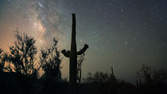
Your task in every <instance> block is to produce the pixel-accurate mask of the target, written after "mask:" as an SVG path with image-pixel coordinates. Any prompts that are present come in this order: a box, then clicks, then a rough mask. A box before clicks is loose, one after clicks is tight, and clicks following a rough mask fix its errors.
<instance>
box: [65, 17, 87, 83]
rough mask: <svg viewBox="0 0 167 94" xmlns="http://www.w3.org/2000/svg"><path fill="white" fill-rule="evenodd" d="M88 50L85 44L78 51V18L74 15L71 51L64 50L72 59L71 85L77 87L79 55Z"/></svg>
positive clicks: (66, 55)
mask: <svg viewBox="0 0 167 94" xmlns="http://www.w3.org/2000/svg"><path fill="white" fill-rule="evenodd" d="M87 48H88V45H87V44H85V45H84V47H83V48H82V49H81V50H80V51H77V45H76V16H75V14H72V36H71V51H66V50H62V53H63V55H64V56H65V57H68V58H69V59H70V77H69V80H70V83H71V84H73V85H75V84H76V83H77V55H82V54H83V53H84V52H85V51H86V50H87Z"/></svg>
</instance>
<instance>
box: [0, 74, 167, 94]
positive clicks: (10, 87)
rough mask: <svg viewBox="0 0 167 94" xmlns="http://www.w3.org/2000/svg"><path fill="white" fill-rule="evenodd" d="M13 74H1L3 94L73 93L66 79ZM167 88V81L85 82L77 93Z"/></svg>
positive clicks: (140, 93)
mask: <svg viewBox="0 0 167 94" xmlns="http://www.w3.org/2000/svg"><path fill="white" fill-rule="evenodd" d="M1 75H2V73H1ZM5 75H6V76H5ZM13 76H14V75H13V74H9V73H3V77H2V76H1V78H0V91H1V92H3V94H11V93H12V94H53V93H54V94H72V93H71V89H72V87H70V85H69V83H68V82H66V81H55V80H54V79H50V80H44V79H43V80H42V79H40V80H37V79H33V80H32V79H31V80H25V79H24V80H18V79H17V78H13ZM4 77H5V78H4ZM166 90H167V84H166V83H159V84H156V85H144V86H142V85H141V86H139V85H138V86H136V85H133V84H130V83H127V82H124V81H119V82H118V81H110V82H100V81H99V82H85V83H82V84H80V85H78V87H77V88H76V91H77V94H166V93H167V91H166ZM1 94H2V93H1Z"/></svg>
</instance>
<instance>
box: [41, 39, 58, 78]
mask: <svg viewBox="0 0 167 94" xmlns="http://www.w3.org/2000/svg"><path fill="white" fill-rule="evenodd" d="M57 43H58V41H57V40H56V39H55V38H53V45H52V46H51V48H49V49H47V50H41V57H40V62H41V67H42V68H43V69H44V71H45V74H44V78H45V79H54V80H60V79H61V71H60V63H61V59H60V52H59V51H58V49H57ZM39 68H40V67H39Z"/></svg>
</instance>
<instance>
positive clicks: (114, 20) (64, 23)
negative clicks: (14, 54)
mask: <svg viewBox="0 0 167 94" xmlns="http://www.w3.org/2000/svg"><path fill="white" fill-rule="evenodd" d="M166 10H167V0H0V48H3V49H4V50H6V51H8V47H9V46H11V45H12V43H13V41H14V40H15V38H14V35H15V33H16V32H15V31H16V30H18V31H19V32H25V33H28V34H29V35H31V36H33V37H34V38H35V39H36V40H37V42H36V45H37V47H38V49H42V48H46V47H48V44H50V43H51V42H52V38H53V37H56V39H57V40H58V41H59V44H58V47H59V49H60V50H62V49H70V39H71V38H70V37H71V36H70V35H71V22H72V21H71V18H72V17H71V16H72V15H71V14H72V13H76V16H77V43H78V44H77V46H78V50H79V49H80V48H82V46H83V45H84V44H85V43H87V44H89V47H90V48H89V49H88V51H87V52H86V57H85V61H84V63H83V65H82V69H83V70H82V71H83V73H82V74H83V77H86V76H87V74H88V72H93V73H94V72H96V71H103V72H109V71H110V66H113V67H114V71H115V75H116V76H117V77H118V78H120V79H124V80H128V81H132V82H133V81H134V79H135V77H136V72H137V71H138V70H139V69H140V67H141V66H142V64H148V65H150V66H153V67H154V68H167V31H166V30H167V12H166ZM62 60H63V62H62V73H63V77H68V65H69V62H68V59H66V58H65V57H63V56H62Z"/></svg>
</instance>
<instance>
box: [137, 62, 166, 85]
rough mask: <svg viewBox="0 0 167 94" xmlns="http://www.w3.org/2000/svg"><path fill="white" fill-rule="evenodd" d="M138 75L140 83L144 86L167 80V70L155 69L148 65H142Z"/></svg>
mask: <svg viewBox="0 0 167 94" xmlns="http://www.w3.org/2000/svg"><path fill="white" fill-rule="evenodd" d="M137 75H138V82H137V84H138V85H143V86H149V87H150V86H156V85H157V84H160V83H164V82H165V81H166V80H167V72H165V71H164V70H163V69H159V70H155V69H153V68H151V66H148V65H144V64H143V65H142V68H141V69H140V71H139V72H137Z"/></svg>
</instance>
